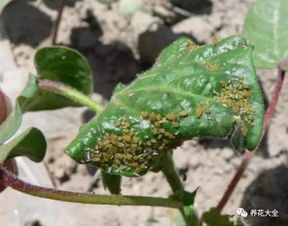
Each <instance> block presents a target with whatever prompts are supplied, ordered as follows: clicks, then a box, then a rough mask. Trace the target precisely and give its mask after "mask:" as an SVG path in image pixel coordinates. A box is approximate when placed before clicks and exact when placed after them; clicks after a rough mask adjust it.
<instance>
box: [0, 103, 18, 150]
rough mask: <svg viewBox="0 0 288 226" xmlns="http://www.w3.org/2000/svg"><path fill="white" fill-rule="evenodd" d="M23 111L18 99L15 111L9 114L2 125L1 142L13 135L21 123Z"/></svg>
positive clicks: (0, 129)
mask: <svg viewBox="0 0 288 226" xmlns="http://www.w3.org/2000/svg"><path fill="white" fill-rule="evenodd" d="M21 121H22V111H21V108H20V106H19V104H18V102H17V101H16V104H15V107H14V109H13V111H12V112H11V113H10V114H9V115H8V117H7V118H6V120H5V121H4V122H3V123H2V124H1V125H0V144H2V143H3V142H4V141H6V140H8V139H9V138H10V137H11V136H13V135H14V134H15V133H16V131H17V130H18V128H19V127H20V125H21Z"/></svg>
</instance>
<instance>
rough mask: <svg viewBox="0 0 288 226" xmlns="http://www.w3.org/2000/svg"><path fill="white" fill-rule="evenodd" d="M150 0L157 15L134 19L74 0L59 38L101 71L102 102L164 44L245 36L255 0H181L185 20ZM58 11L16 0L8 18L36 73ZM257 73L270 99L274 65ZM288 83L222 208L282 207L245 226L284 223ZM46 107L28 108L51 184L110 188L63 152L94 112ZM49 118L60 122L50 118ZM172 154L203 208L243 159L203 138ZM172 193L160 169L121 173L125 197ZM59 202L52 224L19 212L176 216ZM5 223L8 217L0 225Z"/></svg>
mask: <svg viewBox="0 0 288 226" xmlns="http://www.w3.org/2000/svg"><path fill="white" fill-rule="evenodd" d="M146 1H147V2H146V3H147V4H146V5H147V6H149V7H151V10H150V11H151V12H153V13H151V14H148V13H145V12H137V13H136V14H134V16H133V17H132V18H131V19H129V20H127V19H125V18H123V16H121V15H120V14H119V11H118V8H117V5H115V6H112V9H109V8H108V7H106V6H103V5H101V4H99V3H98V2H97V1H95V0H85V1H69V6H67V7H66V9H65V11H64V15H63V20H62V22H61V26H60V30H59V37H58V43H59V44H64V45H68V46H70V47H73V48H76V49H77V50H79V51H80V52H81V53H83V54H84V55H85V56H86V57H87V59H88V60H89V63H90V64H91V66H92V69H93V72H94V75H95V85H94V87H95V92H97V93H98V94H100V95H101V96H100V97H99V96H98V98H100V99H101V98H102V97H103V98H104V99H109V98H110V96H111V92H112V90H113V87H114V86H115V85H116V84H117V83H118V82H122V83H129V82H130V81H131V80H133V79H134V78H135V76H136V75H137V73H139V72H141V71H142V70H144V69H146V68H147V67H149V66H151V64H152V63H153V61H154V59H155V57H156V56H157V54H158V53H159V51H160V50H161V49H162V48H163V47H164V46H166V45H167V44H169V43H171V42H172V41H174V40H175V39H177V38H178V37H179V36H182V35H185V36H189V37H190V38H191V39H193V40H194V41H195V42H196V43H199V44H206V43H210V42H212V40H213V39H214V38H218V39H221V38H224V37H226V36H229V35H233V34H240V33H241V30H242V27H243V20H244V18H245V15H246V13H247V10H248V8H249V7H250V6H251V4H252V3H253V0H241V1H238V0H230V1H224V0H213V1H209V0H206V1H197V0H196V1H195V2H197V4H196V3H191V2H190V5H189V4H188V3H189V1H177V0H175V1H174V4H175V6H177V7H180V8H181V7H182V8H184V9H185V10H187V11H185V13H187V12H189V13H191V14H192V16H191V17H185V16H183V15H179V14H177V9H179V8H173V10H172V9H171V8H169V7H168V8H167V7H164V6H167V5H168V6H169V2H168V1H167V0H146ZM191 4H192V5H191ZM73 5H74V6H75V7H72V6H73ZM56 8H57V1H54V0H53V1H52V0H51V1H48V0H47V1H41V0H37V1H23V0H14V3H13V4H11V5H10V6H9V7H8V8H7V9H6V11H5V12H4V14H3V16H2V19H3V21H4V25H5V26H6V29H7V31H8V35H9V38H10V40H11V43H12V47H13V53H14V56H15V59H16V61H17V64H18V65H19V67H21V68H28V69H31V70H33V60H32V59H33V54H34V51H35V49H36V48H38V47H41V46H46V45H49V44H50V43H49V42H50V40H49V34H50V30H51V27H52V19H53V18H55V15H56V11H55V9H56ZM20 9H21V10H20ZM182 14H183V13H182ZM258 74H259V78H260V81H261V84H262V87H263V92H264V94H265V96H266V97H267V98H268V99H269V98H270V97H271V92H272V90H273V85H274V83H275V78H276V72H275V71H265V70H261V71H258ZM287 85H288V84H287V81H286V83H285V86H284V89H283V90H284V92H283V95H282V96H281V99H280V103H279V105H278V107H277V112H276V114H275V116H274V118H273V120H272V124H271V126H270V129H269V131H268V133H267V135H266V136H265V138H264V140H263V142H262V144H261V145H260V148H259V150H258V154H257V156H256V157H255V158H254V159H253V161H252V163H251V164H250V166H249V167H248V170H247V171H246V172H245V174H244V176H243V178H242V180H241V183H240V184H239V186H238V187H237V188H236V190H235V192H234V193H233V195H232V198H231V199H230V200H229V202H228V203H227V205H226V207H225V209H224V213H227V214H235V213H236V209H237V208H238V207H240V206H241V207H244V208H246V209H249V208H250V209H251V208H254V209H277V210H278V211H279V212H280V213H281V218H277V219H268V218H259V217H258V218H257V217H255V218H252V219H249V220H248V221H247V225H255V226H256V225H262V226H266V225H267V226H268V225H269V226H270V225H273V226H274V225H277V226H278V225H281V226H282V225H283V226H284V225H288V221H287V215H285V214H287V212H288V186H287V184H286V183H285V181H287V179H288V171H287V152H288V141H287V133H288V121H287V119H286V118H287V116H286V115H287V112H288V105H287V102H288V94H287V92H285V90H286V89H287ZM102 100H103V99H102ZM41 114H42V115H41V119H38V121H37V119H35V118H37V114H35V113H33V114H30V116H28V117H27V120H28V121H29V120H30V121H33V123H34V121H35V120H36V121H37V122H36V124H37V123H38V124H41V126H42V127H45V129H46V130H45V132H46V135H47V137H48V141H49V150H48V153H47V157H46V158H45V163H46V165H47V166H48V171H49V172H50V174H51V176H52V179H53V182H54V183H55V186H56V187H57V188H60V189H65V190H73V191H82V192H94V193H105V194H107V191H105V190H104V189H103V186H102V184H101V181H100V180H99V177H98V174H97V173H96V174H95V172H96V171H97V169H96V168H95V167H92V166H90V167H87V166H83V165H77V164H76V163H75V162H73V161H72V160H71V159H70V158H69V157H68V156H66V155H65V154H64V153H63V149H64V147H65V145H67V144H68V143H69V141H71V140H72V139H73V137H75V135H76V133H77V129H78V127H79V125H80V124H81V123H83V122H85V121H87V120H88V119H89V118H91V116H92V115H91V113H90V112H87V111H84V110H83V109H80V110H71V109H68V110H67V109H66V110H65V119H64V118H63V116H61V114H62V115H63V111H57V112H49V113H47V112H46V113H41ZM75 115H76V116H77V117H76V116H75ZM47 116H48V117H50V118H49V119H50V120H51V119H52V120H54V122H55V125H57V126H55V125H54V123H53V124H51V123H48V122H47V121H45V117H47ZM38 117H40V116H38ZM41 120H42V121H41ZM43 120H44V121H43ZM45 122H46V123H45ZM38 124H37V125H38ZM59 125H63V126H60V127H59ZM174 158H175V161H176V165H177V167H178V169H179V172H180V173H181V175H182V176H183V177H184V175H185V177H186V181H185V182H184V184H185V187H186V189H187V190H189V191H193V190H195V189H196V188H197V187H199V190H198V193H197V196H196V201H195V207H196V209H197V210H198V211H199V213H202V212H203V211H205V210H208V209H209V208H211V207H214V206H215V205H217V203H218V201H219V200H220V198H221V195H222V194H223V192H224V190H225V188H226V187H227V185H228V183H229V181H230V180H231V178H232V176H233V174H234V173H235V171H236V169H237V167H238V166H239V164H240V162H241V156H239V155H238V154H235V153H234V151H233V150H232V149H231V147H230V146H229V144H228V143H227V142H224V141H221V140H207V139H200V140H194V141H189V142H185V143H184V145H183V146H182V147H180V148H178V149H177V150H176V151H175V152H174ZM7 193H9V194H11V195H15V197H18V196H17V195H16V192H14V191H11V190H8V191H7ZM170 193H171V192H170V189H169V187H168V185H167V183H166V181H165V179H164V177H163V176H162V175H161V174H155V173H148V174H147V175H145V176H143V177H139V178H133V179H129V178H124V180H123V186H122V194H130V195H151V196H167V195H169V194H170ZM30 199H34V198H30ZM24 206H25V205H24ZM59 206H61V208H62V210H63V208H64V211H63V215H64V216H65V217H62V218H61V217H58V215H59V214H57V213H55V215H54V214H53V211H52V213H51V212H47V214H48V213H50V214H52V215H51V219H50V220H49V221H48V222H49V223H47V221H45V222H44V220H42V219H41V218H37V217H36V218H35V216H33V214H31V213H29V212H28V211H26V212H25V211H24V212H25V213H26V214H20V215H21V217H20V218H21V222H23V225H45V226H46V225H47V226H50V225H53V226H54V225H69V226H70V225H73V226H74V225H75V226H76V225H77V226H78V225H83V226H86V225H97V226H136V225H144V223H145V221H147V220H148V219H157V220H159V219H162V220H161V222H162V223H161V225H165V226H166V225H168V223H167V222H166V221H165V220H163V219H165V217H167V216H171V215H172V214H174V213H173V212H172V211H171V210H168V209H164V208H151V207H111V206H87V205H84V206H81V205H76V204H62V203H58V202H53V201H47V202H46V201H45V207H47V208H48V209H51V208H52V209H53V208H56V207H57V208H58V207H59ZM59 208H60V207H59ZM0 210H1V209H0ZM61 213H62V212H61ZM69 215H71V216H70V217H69ZM0 216H1V211H0ZM52 216H53V217H52ZM0 218H1V217H0ZM53 219H54V221H53ZM0 222H1V219H0ZM35 222H36V223H38V224H35ZM163 222H164V223H163ZM165 222H166V223H165ZM1 225H2V224H1ZM3 225H9V224H8V223H7V222H4V224H3ZM11 225H14V224H11ZM19 225H21V224H19ZM159 225H160V223H159Z"/></svg>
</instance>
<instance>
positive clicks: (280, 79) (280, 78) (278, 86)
mask: <svg viewBox="0 0 288 226" xmlns="http://www.w3.org/2000/svg"><path fill="white" fill-rule="evenodd" d="M284 64H286V62H282V63H280V64H279V65H278V78H277V81H276V85H275V88H274V91H273V95H272V98H271V101H270V104H269V106H268V108H267V110H266V113H265V116H264V125H263V132H262V138H263V136H264V134H265V133H266V131H267V129H268V127H269V124H270V121H271V118H272V116H273V113H274V112H275V109H276V106H277V103H278V101H279V96H280V93H281V90H282V87H283V82H284V79H285V71H284V70H283V69H282V68H283V65H284ZM261 140H262V139H261ZM257 148H258V147H257ZM257 148H256V150H257ZM255 152H256V151H253V152H246V153H245V154H244V156H243V159H242V162H241V164H240V166H239V168H238V170H237V171H236V173H235V175H234V176H233V178H232V180H231V182H230V183H229V185H228V187H227V189H226V191H225V193H224V195H223V196H222V198H221V200H220V202H219V203H218V205H217V209H218V210H219V212H221V211H222V210H223V208H224V207H225V205H226V203H227V202H228V200H229V198H230V197H231V195H232V193H233V191H234V190H235V188H236V186H237V184H238V183H239V181H240V179H241V177H242V175H243V174H244V172H245V170H246V169H247V167H248V165H249V163H250V162H251V160H252V159H253V157H254V155H255Z"/></svg>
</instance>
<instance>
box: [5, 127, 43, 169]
mask: <svg viewBox="0 0 288 226" xmlns="http://www.w3.org/2000/svg"><path fill="white" fill-rule="evenodd" d="M45 152H46V140H45V137H44V135H43V134H42V132H41V131H40V130H39V129H36V128H29V129H27V130H26V131H25V132H23V133H22V134H20V135H19V136H17V137H16V138H15V139H13V140H12V141H10V142H9V143H7V144H3V145H1V146H0V164H2V163H3V162H4V161H6V160H7V159H10V158H13V157H16V156H26V157H28V158H30V159H31V160H32V161H34V162H40V161H42V160H43V158H44V156H45Z"/></svg>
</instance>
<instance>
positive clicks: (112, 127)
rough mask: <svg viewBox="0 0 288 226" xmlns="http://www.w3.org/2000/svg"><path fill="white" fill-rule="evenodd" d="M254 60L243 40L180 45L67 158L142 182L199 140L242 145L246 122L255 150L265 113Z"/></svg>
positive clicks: (122, 92) (246, 139) (84, 131)
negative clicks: (164, 159)
mask: <svg viewBox="0 0 288 226" xmlns="http://www.w3.org/2000/svg"><path fill="white" fill-rule="evenodd" d="M251 53H252V46H250V45H248V44H247V42H246V40H245V39H244V38H241V37H239V36H233V37H229V38H227V39H224V40H223V41H221V42H219V43H218V44H213V45H207V46H202V47H197V46H195V44H193V43H192V42H191V41H190V40H189V39H186V38H183V39H180V40H178V41H176V42H175V43H173V44H172V45H170V46H169V47H167V48H166V49H165V50H163V52H162V53H161V54H160V56H159V58H158V60H157V62H156V64H155V66H154V67H153V68H152V69H150V70H148V71H146V72H144V73H143V74H141V75H139V76H138V78H137V79H136V80H135V81H134V82H133V83H132V84H130V85H129V86H127V87H126V88H124V87H123V86H121V87H120V88H121V89H119V87H118V91H117V92H115V93H114V95H113V97H112V99H111V101H110V103H109V104H108V105H107V107H106V108H105V110H104V111H103V112H102V113H101V114H99V115H98V116H97V117H96V118H94V119H93V120H91V121H90V122H89V123H87V124H86V125H84V126H83V127H82V128H81V130H80V132H79V134H78V136H77V137H76V139H75V140H74V141H73V142H72V143H71V144H70V145H69V146H68V147H67V148H66V152H67V153H68V154H69V155H70V156H71V157H72V158H73V159H75V160H76V161H78V162H81V163H88V162H91V163H94V164H96V165H97V166H99V167H101V168H103V169H104V170H106V171H107V172H108V173H113V174H119V175H125V176H139V175H143V174H145V173H146V172H147V171H149V170H150V169H151V168H152V167H153V165H154V163H155V162H156V161H157V160H158V159H159V157H160V156H161V155H162V153H165V151H168V150H171V149H174V148H176V147H178V146H179V145H181V144H182V142H183V141H184V140H189V139H191V138H192V137H197V136H209V137H227V136H228V135H231V134H232V138H233V139H234V143H240V142H235V137H233V131H234V130H235V127H237V125H239V123H238V122H239V121H242V124H241V133H242V137H243V142H241V143H243V147H244V148H247V149H249V150H254V148H256V147H257V145H258V143H259V140H260V138H261V135H262V126H263V114H264V107H263V100H262V93H261V90H260V87H259V83H258V79H257V76H256V73H255V68H254V66H253V63H252V58H251ZM237 136H238V137H239V134H237ZM241 139H242V138H241Z"/></svg>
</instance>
